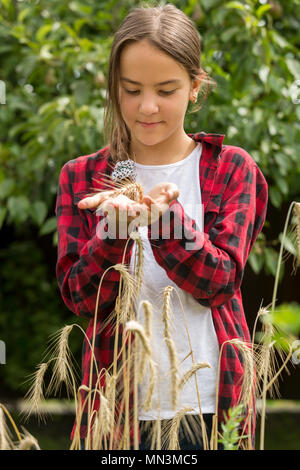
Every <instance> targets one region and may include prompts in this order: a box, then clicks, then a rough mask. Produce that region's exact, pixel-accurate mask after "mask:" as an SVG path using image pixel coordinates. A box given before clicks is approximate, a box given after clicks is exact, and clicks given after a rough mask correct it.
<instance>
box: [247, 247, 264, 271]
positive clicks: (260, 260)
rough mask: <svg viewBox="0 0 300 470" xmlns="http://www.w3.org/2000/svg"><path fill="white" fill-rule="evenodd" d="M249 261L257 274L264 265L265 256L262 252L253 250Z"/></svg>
mask: <svg viewBox="0 0 300 470" xmlns="http://www.w3.org/2000/svg"><path fill="white" fill-rule="evenodd" d="M248 261H249V264H250V266H251V268H252V269H253V271H254V272H255V274H258V273H259V272H260V271H261V268H262V267H263V264H264V257H263V256H262V255H261V254H259V253H256V252H255V251H252V252H251V253H250V255H249V258H248Z"/></svg>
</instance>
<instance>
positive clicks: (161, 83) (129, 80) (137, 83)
mask: <svg viewBox="0 0 300 470" xmlns="http://www.w3.org/2000/svg"><path fill="white" fill-rule="evenodd" d="M120 80H121V81H123V82H129V83H132V84H133V85H142V83H139V82H135V81H134V80H131V79H130V78H126V77H121V78H120ZM168 83H180V80H178V79H174V80H166V81H165V82H160V83H156V85H155V86H161V85H167V84H168Z"/></svg>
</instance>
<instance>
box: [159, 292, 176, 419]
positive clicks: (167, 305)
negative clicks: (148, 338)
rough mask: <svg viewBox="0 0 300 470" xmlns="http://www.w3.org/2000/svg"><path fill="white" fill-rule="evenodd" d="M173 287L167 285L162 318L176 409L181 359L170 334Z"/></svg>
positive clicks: (173, 407) (173, 402)
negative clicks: (179, 359)
mask: <svg viewBox="0 0 300 470" xmlns="http://www.w3.org/2000/svg"><path fill="white" fill-rule="evenodd" d="M172 290H173V287H171V286H167V287H166V288H165V289H164V296H163V311H162V320H163V323H164V340H165V342H166V345H167V348H168V353H169V359H170V369H171V396H172V409H173V410H175V409H176V406H177V403H178V381H179V378H178V367H179V361H178V357H177V351H176V348H175V344H174V341H173V340H172V338H171V334H170V311H171V293H172Z"/></svg>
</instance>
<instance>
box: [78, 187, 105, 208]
mask: <svg viewBox="0 0 300 470" xmlns="http://www.w3.org/2000/svg"><path fill="white" fill-rule="evenodd" d="M112 192H113V191H103V192H101V193H97V194H95V195H94V196H87V197H85V198H84V199H81V201H79V203H78V207H79V209H93V208H95V207H98V206H99V205H100V204H101V203H102V202H103V201H104V200H105V199H107V198H108V197H110V195H111V194H112Z"/></svg>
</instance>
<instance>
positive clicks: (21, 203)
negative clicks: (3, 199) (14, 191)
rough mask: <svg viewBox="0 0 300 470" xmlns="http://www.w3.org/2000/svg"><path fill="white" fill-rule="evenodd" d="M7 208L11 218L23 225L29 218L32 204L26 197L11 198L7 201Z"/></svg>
mask: <svg viewBox="0 0 300 470" xmlns="http://www.w3.org/2000/svg"><path fill="white" fill-rule="evenodd" d="M7 208H8V211H9V215H10V216H11V218H12V219H13V220H14V221H15V222H17V223H22V222H25V220H26V219H27V217H28V213H29V210H30V203H29V200H28V198H27V197H26V196H11V197H10V198H9V199H8V201H7Z"/></svg>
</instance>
